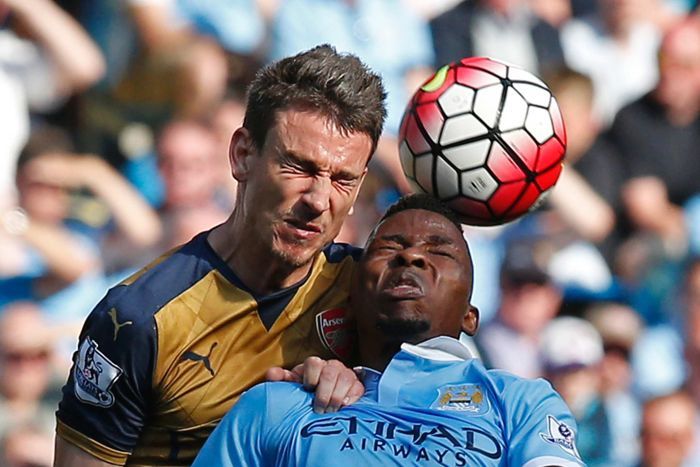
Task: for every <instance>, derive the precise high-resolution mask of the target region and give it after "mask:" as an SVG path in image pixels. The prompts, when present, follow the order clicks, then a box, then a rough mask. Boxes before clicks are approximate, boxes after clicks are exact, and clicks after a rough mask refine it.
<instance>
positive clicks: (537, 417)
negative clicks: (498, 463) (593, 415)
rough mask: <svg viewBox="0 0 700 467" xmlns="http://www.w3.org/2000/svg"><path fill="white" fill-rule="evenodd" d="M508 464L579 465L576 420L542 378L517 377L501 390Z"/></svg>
mask: <svg viewBox="0 0 700 467" xmlns="http://www.w3.org/2000/svg"><path fill="white" fill-rule="evenodd" d="M504 397H505V404H506V407H507V413H508V420H507V426H508V433H509V435H508V436H509V438H508V446H509V451H508V462H507V463H508V465H522V466H527V467H545V466H554V465H556V466H561V467H580V466H582V465H585V464H584V463H583V461H582V460H581V458H580V456H579V454H578V450H577V448H576V422H575V420H574V418H573V416H572V415H571V412H570V411H569V408H568V407H567V405H566V404H565V403H564V401H563V400H562V398H561V397H560V396H559V395H558V394H557V393H556V392H555V391H554V389H552V387H551V386H550V384H549V383H548V382H546V381H544V380H542V379H538V380H519V381H517V382H515V383H514V384H511V385H510V387H509V389H508V390H507V391H506V392H505V393H504Z"/></svg>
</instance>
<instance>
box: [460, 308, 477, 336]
mask: <svg viewBox="0 0 700 467" xmlns="http://www.w3.org/2000/svg"><path fill="white" fill-rule="evenodd" d="M478 328H479V309H478V308H477V307H475V306H472V305H471V304H469V305H468V308H467V312H466V313H465V314H464V318H463V319H462V331H464V332H465V333H467V334H468V335H470V336H473V335H474V334H476V330H477V329H478Z"/></svg>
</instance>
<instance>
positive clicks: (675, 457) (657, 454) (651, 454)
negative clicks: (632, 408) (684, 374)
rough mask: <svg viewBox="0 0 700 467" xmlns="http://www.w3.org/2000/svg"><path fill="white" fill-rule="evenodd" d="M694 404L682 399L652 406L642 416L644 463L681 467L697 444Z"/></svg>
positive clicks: (669, 400) (653, 465)
mask: <svg viewBox="0 0 700 467" xmlns="http://www.w3.org/2000/svg"><path fill="white" fill-rule="evenodd" d="M694 412H695V411H694V410H693V407H692V404H691V403H689V402H684V401H682V400H680V399H667V400H664V401H660V402H656V403H652V404H651V405H650V406H648V407H646V408H645V409H644V413H643V416H642V433H641V444H642V460H643V464H644V465H648V466H650V467H677V466H681V465H683V460H684V459H685V458H686V456H687V455H688V454H689V452H690V449H691V447H692V444H693V437H694V435H693V420H694V416H695V413H694Z"/></svg>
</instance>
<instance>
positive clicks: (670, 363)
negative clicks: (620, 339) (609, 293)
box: [632, 258, 700, 459]
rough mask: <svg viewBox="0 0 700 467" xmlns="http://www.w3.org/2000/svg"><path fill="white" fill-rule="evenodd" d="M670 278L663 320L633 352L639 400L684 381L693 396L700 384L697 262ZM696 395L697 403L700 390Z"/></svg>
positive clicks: (699, 267)
mask: <svg viewBox="0 0 700 467" xmlns="http://www.w3.org/2000/svg"><path fill="white" fill-rule="evenodd" d="M672 279H673V280H674V281H675V282H676V287H675V288H673V289H671V290H670V291H669V292H668V295H669V296H671V298H673V300H670V303H668V305H669V307H670V312H669V313H667V315H666V321H665V322H659V323H654V324H653V325H649V326H647V327H646V328H645V329H644V331H643V332H642V334H641V335H640V337H639V340H638V343H637V345H636V346H635V349H634V351H633V353H632V367H633V370H634V384H635V386H636V387H635V391H636V392H637V394H638V395H639V396H640V397H641V398H642V399H647V398H651V397H655V396H659V395H663V394H668V393H669V392H672V391H675V390H677V389H678V388H680V387H681V385H682V384H683V382H684V381H685V380H687V384H688V387H689V388H690V392H691V394H693V395H694V394H695V391H696V385H697V384H698V381H700V378H698V375H700V372H699V371H698V369H699V368H700V358H698V356H700V300H698V297H700V259H698V258H691V259H690V260H689V261H688V262H687V264H686V265H685V268H684V270H682V271H681V272H680V273H679V274H678V277H673V278H672ZM684 351H685V355H684ZM684 357H685V358H684ZM686 363H687V367H686ZM696 379H697V381H696ZM697 387H698V388H700V385H698V386H697ZM698 396H699V398H698V401H700V391H699V392H698ZM699 452H700V451H699ZM699 459H700V458H699Z"/></svg>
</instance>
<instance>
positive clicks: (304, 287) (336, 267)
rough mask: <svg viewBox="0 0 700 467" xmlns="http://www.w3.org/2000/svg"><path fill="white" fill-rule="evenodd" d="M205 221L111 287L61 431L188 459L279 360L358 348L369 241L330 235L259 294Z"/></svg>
mask: <svg viewBox="0 0 700 467" xmlns="http://www.w3.org/2000/svg"><path fill="white" fill-rule="evenodd" d="M207 234H208V233H207V232H204V233H202V234H200V235H198V236H197V237H195V238H194V239H193V240H192V241H190V242H189V243H187V244H185V245H184V246H182V247H180V248H179V249H176V250H174V251H172V252H169V253H167V254H165V255H164V256H162V257H161V258H159V259H157V260H155V261H154V262H153V263H151V264H150V265H148V266H147V267H145V268H144V269H142V270H141V271H139V272H138V273H136V274H134V275H133V276H132V277H130V278H129V279H127V280H125V281H124V282H123V283H121V284H119V285H117V286H116V287H114V288H113V289H111V290H110V291H109V292H108V293H107V295H106V296H105V298H104V299H103V300H102V301H101V302H100V303H99V304H98V305H97V306H96V307H95V309H94V310H93V311H92V313H91V314H90V316H89V317H88V319H87V321H86V323H85V326H84V328H83V330H82V332H81V335H80V340H79V345H78V351H77V352H76V353H75V355H74V358H73V360H74V361H73V368H72V369H71V373H70V377H69V379H68V382H67V384H66V385H65V386H64V388H63V400H62V401H61V403H60V405H59V409H58V412H57V418H58V427H57V432H58V435H59V436H61V437H62V438H63V439H64V440H66V441H68V442H69V443H72V444H74V445H76V446H78V447H80V448H81V449H83V450H85V451H87V452H89V453H91V454H92V455H94V456H95V457H97V458H99V459H102V460H104V461H106V462H110V463H115V464H125V463H128V464H129V465H189V464H191V463H192V461H193V460H194V457H195V456H196V454H197V452H198V451H199V449H200V447H201V446H202V444H203V443H204V441H205V440H206V438H207V437H208V435H209V434H210V433H211V431H212V430H213V429H214V427H215V426H216V424H217V423H218V421H219V420H221V418H222V417H223V416H224V414H226V412H227V411H228V410H229V409H230V408H231V406H232V405H233V404H234V402H236V400H237V399H238V397H239V396H240V395H241V393H242V392H243V391H245V390H246V389H248V388H250V387H251V386H253V385H254V384H256V383H258V382H260V381H261V380H262V379H263V377H264V374H265V371H266V370H267V369H268V368H270V367H272V366H283V367H291V366H293V365H295V364H297V363H300V362H302V361H303V360H304V359H305V358H306V357H308V356H311V355H319V356H321V357H324V358H331V357H333V353H331V350H335V351H336V352H335V353H336V354H338V353H343V352H344V351H347V350H348V349H349V348H351V346H350V345H348V340H347V339H348V338H349V334H347V333H346V331H347V330H348V326H347V325H348V323H347V317H346V316H345V314H344V310H345V308H344V305H345V303H346V301H347V297H348V293H349V290H348V289H349V286H350V276H351V273H352V269H353V265H354V264H355V261H356V260H357V259H358V258H359V253H360V250H359V249H357V248H353V247H350V246H348V245H343V244H331V245H330V246H328V247H327V248H326V249H325V250H324V251H323V253H322V254H320V255H319V256H318V257H317V258H316V259H315V261H314V263H313V266H312V269H311V271H310V273H309V275H308V276H307V277H306V279H304V280H303V281H301V282H300V283H298V284H296V285H294V286H292V287H289V288H287V289H284V290H280V291H278V292H275V293H273V294H270V295H267V296H256V295H255V294H253V293H252V292H250V291H249V290H248V289H247V288H246V287H245V285H244V284H242V283H241V281H240V280H239V279H238V278H237V277H236V275H235V274H234V272H233V271H232V270H231V269H230V268H229V266H228V265H227V264H226V263H225V262H224V261H223V260H222V259H221V258H220V257H219V256H218V255H217V254H216V253H215V252H214V250H213V249H212V248H211V246H210V245H209V243H208V242H207Z"/></svg>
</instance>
